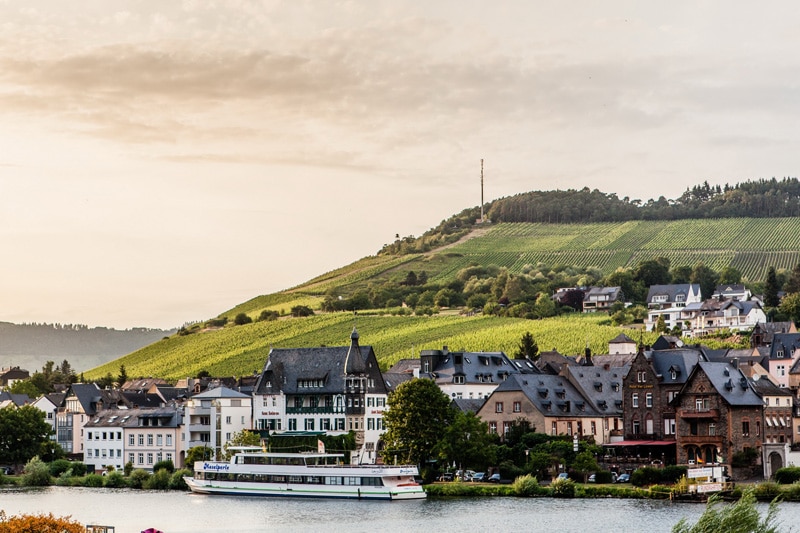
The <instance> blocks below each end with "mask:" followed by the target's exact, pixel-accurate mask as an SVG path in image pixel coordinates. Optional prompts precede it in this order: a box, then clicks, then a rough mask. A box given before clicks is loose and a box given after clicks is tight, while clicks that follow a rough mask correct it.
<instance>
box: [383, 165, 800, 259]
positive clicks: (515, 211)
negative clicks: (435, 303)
mask: <svg viewBox="0 0 800 533" xmlns="http://www.w3.org/2000/svg"><path fill="white" fill-rule="evenodd" d="M484 211H485V213H487V215H488V218H489V219H490V220H491V221H492V222H534V223H545V224H585V223H592V222H629V221H634V220H682V219H719V218H739V217H747V218H781V217H797V216H800V181H798V179H797V178H783V179H780V180H778V179H775V178H772V179H769V180H764V179H762V180H756V181H746V182H744V183H738V184H736V185H728V184H725V185H724V186H720V185H715V186H712V185H709V184H708V182H704V183H702V184H700V185H695V186H694V187H691V188H687V189H686V191H685V192H684V193H683V194H682V195H681V196H680V197H678V198H676V199H671V200H670V199H667V198H665V197H664V196H660V197H659V198H658V199H652V198H651V199H649V200H646V201H642V200H641V199H638V198H629V197H627V196H626V197H624V198H619V197H618V196H617V194H615V193H605V192H602V191H599V190H597V189H594V190H590V189H589V188H588V187H584V188H583V189H581V190H575V189H569V190H565V191H560V190H556V191H531V192H526V193H520V194H517V195H514V196H509V197H506V198H499V199H497V200H494V201H492V202H489V203H487V204H486V205H485V206H484ZM479 217H480V208H479V207H473V208H469V209H465V210H464V211H462V212H461V213H459V214H457V215H453V216H452V217H450V218H448V219H446V220H443V221H442V222H441V223H440V224H439V225H438V226H436V227H435V228H433V229H431V230H429V231H427V232H425V233H424V234H423V235H422V236H421V237H413V236H409V237H405V238H404V239H400V238H398V239H397V240H396V241H395V242H394V243H391V244H388V245H386V246H385V247H384V248H383V249H382V250H381V251H380V252H379V253H380V254H405V253H420V252H427V251H430V250H432V249H434V248H437V247H439V246H441V245H443V244H449V243H452V242H455V241H456V240H458V239H459V238H460V237H462V236H463V235H465V234H466V233H468V232H469V231H470V229H471V228H472V227H473V226H474V224H475V221H476V220H477V219H478V218H479Z"/></svg>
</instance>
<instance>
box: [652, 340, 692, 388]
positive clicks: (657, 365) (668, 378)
mask: <svg viewBox="0 0 800 533" xmlns="http://www.w3.org/2000/svg"><path fill="white" fill-rule="evenodd" d="M645 355H647V354H645ZM701 357H702V354H701V352H700V351H699V350H696V349H694V348H677V349H675V350H659V351H654V352H651V353H650V355H649V356H648V359H649V360H650V364H651V365H652V367H653V371H654V372H655V373H656V376H658V377H659V378H660V379H661V384H662V385H682V384H684V383H686V380H687V379H688V378H689V374H690V373H691V372H692V369H694V367H695V365H696V364H697V362H698V361H699V360H700V359H701ZM673 370H674V371H675V372H674V373H675V379H673V378H672V374H673V372H672V371H673Z"/></svg>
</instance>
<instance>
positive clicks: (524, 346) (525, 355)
mask: <svg viewBox="0 0 800 533" xmlns="http://www.w3.org/2000/svg"><path fill="white" fill-rule="evenodd" d="M538 357H539V345H538V344H536V340H535V339H534V338H533V335H531V332H530V331H526V332H525V333H523V334H522V338H521V339H520V341H519V345H518V346H517V352H516V353H515V354H514V358H515V359H531V360H533V361H535V360H536V359H538Z"/></svg>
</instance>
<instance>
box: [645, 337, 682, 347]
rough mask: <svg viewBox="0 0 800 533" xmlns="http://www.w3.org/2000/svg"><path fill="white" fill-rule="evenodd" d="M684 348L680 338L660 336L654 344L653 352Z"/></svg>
mask: <svg viewBox="0 0 800 533" xmlns="http://www.w3.org/2000/svg"><path fill="white" fill-rule="evenodd" d="M683 346H684V343H683V341H682V340H681V339H680V337H676V336H675V335H659V336H658V338H657V339H656V342H654V343H653V346H652V348H653V350H673V349H675V348H682V347H683Z"/></svg>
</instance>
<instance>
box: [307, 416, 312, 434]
mask: <svg viewBox="0 0 800 533" xmlns="http://www.w3.org/2000/svg"><path fill="white" fill-rule="evenodd" d="M306 431H314V419H313V418H306Z"/></svg>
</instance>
